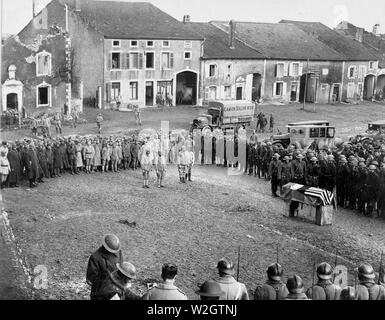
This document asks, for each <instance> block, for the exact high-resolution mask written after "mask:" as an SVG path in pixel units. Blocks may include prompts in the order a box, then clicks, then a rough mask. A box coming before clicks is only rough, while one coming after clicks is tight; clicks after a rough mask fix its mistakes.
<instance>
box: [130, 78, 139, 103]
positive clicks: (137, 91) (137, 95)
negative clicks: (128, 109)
mask: <svg viewBox="0 0 385 320" xmlns="http://www.w3.org/2000/svg"><path fill="white" fill-rule="evenodd" d="M133 83H136V99H133V98H131V93H132V92H131V84H133ZM128 90H129V91H128V100H129V101H138V100H139V81H129V82H128Z"/></svg>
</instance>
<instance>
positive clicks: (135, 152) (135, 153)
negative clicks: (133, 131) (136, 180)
mask: <svg viewBox="0 0 385 320" xmlns="http://www.w3.org/2000/svg"><path fill="white" fill-rule="evenodd" d="M139 148H140V147H139V144H138V141H136V140H134V142H133V143H132V144H131V159H132V165H133V169H134V170H136V169H137V168H138V161H139V160H138V157H139Z"/></svg>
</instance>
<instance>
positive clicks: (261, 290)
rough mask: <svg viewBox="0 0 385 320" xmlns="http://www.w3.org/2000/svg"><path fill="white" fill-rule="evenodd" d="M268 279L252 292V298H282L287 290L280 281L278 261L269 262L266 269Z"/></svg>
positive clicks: (280, 270)
mask: <svg viewBox="0 0 385 320" xmlns="http://www.w3.org/2000/svg"><path fill="white" fill-rule="evenodd" d="M266 272H267V278H268V280H267V281H266V283H265V284H264V285H262V286H258V287H257V289H256V290H255V293H254V300H284V299H285V298H286V297H287V295H288V294H289V291H288V290H287V287H286V285H285V284H284V283H283V282H282V280H281V277H282V274H283V269H282V266H281V265H280V264H278V263H273V264H271V265H270V266H269V267H268V268H267V270H266Z"/></svg>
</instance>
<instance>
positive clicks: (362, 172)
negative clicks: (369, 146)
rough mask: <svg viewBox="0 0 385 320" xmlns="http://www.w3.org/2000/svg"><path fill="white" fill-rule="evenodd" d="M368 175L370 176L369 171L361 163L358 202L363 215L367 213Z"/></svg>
mask: <svg viewBox="0 0 385 320" xmlns="http://www.w3.org/2000/svg"><path fill="white" fill-rule="evenodd" d="M367 175H368V170H367V168H366V165H365V163H364V162H360V163H359V164H358V179H357V180H358V181H357V200H358V211H359V212H361V213H363V214H366V211H365V202H366V195H365V183H366V177H367Z"/></svg>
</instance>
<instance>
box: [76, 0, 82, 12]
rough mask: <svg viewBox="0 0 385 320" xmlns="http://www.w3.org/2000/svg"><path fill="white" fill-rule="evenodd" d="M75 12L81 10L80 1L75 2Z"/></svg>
mask: <svg viewBox="0 0 385 320" xmlns="http://www.w3.org/2000/svg"><path fill="white" fill-rule="evenodd" d="M75 11H78V12H79V11H82V10H81V9H80V0H75Z"/></svg>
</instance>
